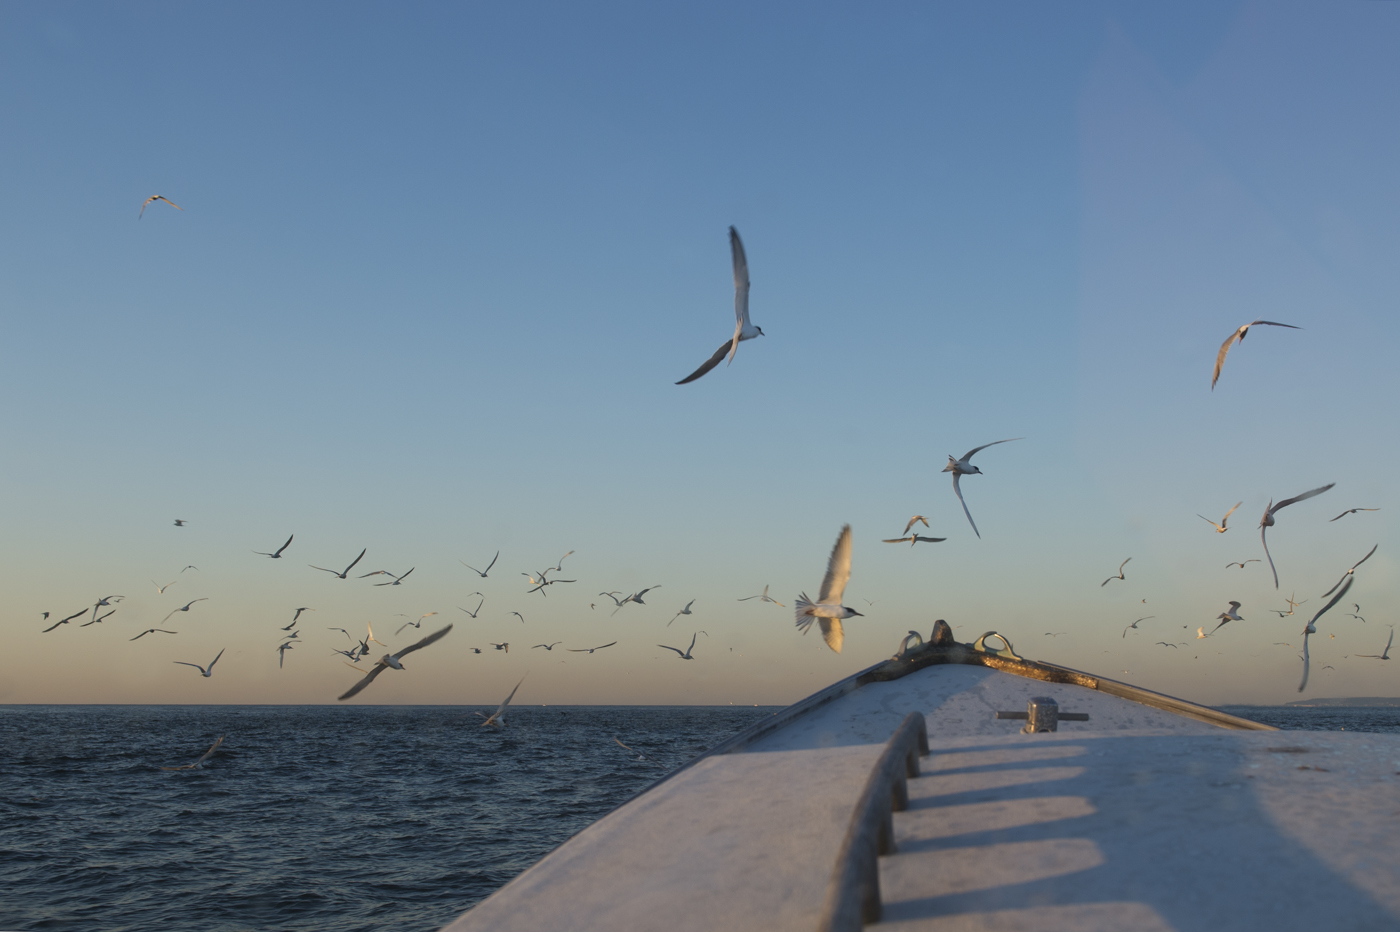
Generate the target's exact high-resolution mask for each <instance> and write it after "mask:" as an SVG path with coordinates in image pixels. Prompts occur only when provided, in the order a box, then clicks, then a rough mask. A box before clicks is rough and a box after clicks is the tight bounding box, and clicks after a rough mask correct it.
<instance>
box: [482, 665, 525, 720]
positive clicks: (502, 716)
mask: <svg viewBox="0 0 1400 932" xmlns="http://www.w3.org/2000/svg"><path fill="white" fill-rule="evenodd" d="M523 682H525V677H523V676H522V677H521V678H520V683H523ZM520 683H516V684H515V689H512V690H511V691H510V695H509V696H506V701H505V702H502V703H501V704H500V705H499V706H497V708H496V711H494V712H492V713H491V714H490V715H482V714H481V713H480V712H478V713H476V714H477V715H481V717H482V718H484V719H486V721H484V722H482V723H481V727H482V728H486V727H487V726H490V727H491V728H504V727H506V709H508V708H509V707H510V701H511V700H512V699H514V698H515V692H516V690H518V689H519V688H520Z"/></svg>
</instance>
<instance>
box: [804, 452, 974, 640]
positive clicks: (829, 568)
mask: <svg viewBox="0 0 1400 932" xmlns="http://www.w3.org/2000/svg"><path fill="white" fill-rule="evenodd" d="M973 452H976V451H975V450H974V451H973ZM850 579H851V526H850V525H849V524H847V525H845V526H844V527H842V528H841V533H840V534H839V535H838V536H837V538H836V545H835V546H834V547H832V548H831V557H830V558H828V560H827V561H826V576H825V578H823V579H822V588H821V591H820V592H819V593H818V594H817V601H816V602H812V601H811V600H810V599H808V598H807V593H805V592H804V593H802V595H801V596H799V597H798V599H797V602H796V604H795V606H794V611H795V614H796V616H797V627H799V628H801V629H802V633H803V634H806V633H807V631H808V630H809V629H810V628H811V627H812V622H813V621H816V622H818V623H819V624H820V625H821V629H822V637H823V638H825V639H826V646H827V647H830V648H831V649H832V650H834V651H836V653H838V654H839V653H841V642H842V641H843V640H844V639H845V633H844V631H843V630H842V628H841V620H842V619H843V618H851V617H853V616H855V617H864V616H862V615H861V613H860V612H858V611H856V610H855V609H853V608H847V607H846V606H844V605H842V604H841V597H842V596H844V595H845V594H846V583H848V582H850Z"/></svg>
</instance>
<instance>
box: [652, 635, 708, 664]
mask: <svg viewBox="0 0 1400 932" xmlns="http://www.w3.org/2000/svg"><path fill="white" fill-rule="evenodd" d="M699 636H700V633H699V632H696V633H695V634H692V635H691V636H690V646H689V647H687V648H686V649H685V650H684V651H682V650H681V649H680V648H679V647H666V645H665V644H658V645H656V646H657V647H666V649H667V650H673V651H675V652H676V653H677V654H680V658H681V659H682V660H694V659H695V658H694V657H692V656H690V652H691V651H693V650H694V649H695V639H696V638H698V637H699Z"/></svg>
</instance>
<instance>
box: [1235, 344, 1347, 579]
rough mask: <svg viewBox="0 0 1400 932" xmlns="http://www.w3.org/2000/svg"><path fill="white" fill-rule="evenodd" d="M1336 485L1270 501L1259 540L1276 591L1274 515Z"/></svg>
mask: <svg viewBox="0 0 1400 932" xmlns="http://www.w3.org/2000/svg"><path fill="white" fill-rule="evenodd" d="M1264 323H1268V321H1264ZM1220 358H1221V359H1222V360H1223V359H1224V358H1225V350H1224V349H1222V350H1221V351H1220ZM1336 484H1337V483H1335V482H1329V483H1327V484H1326V485H1323V486H1318V487H1317V488H1315V489H1311V490H1309V491H1307V492H1304V493H1303V494H1302V495H1295V496H1293V497H1292V498H1285V499H1284V500H1283V501H1281V502H1279V503H1278V504H1277V505H1275V504H1274V500H1273V499H1269V505H1268V507H1267V508H1265V509H1264V517H1262V518H1260V519H1259V540H1260V541H1261V542H1262V543H1263V544H1264V556H1266V557H1268V558H1269V569H1270V570H1272V571H1273V574H1274V588H1275V589H1277V588H1278V570H1276V569H1274V558H1273V555H1272V554H1270V553H1269V541H1268V539H1267V538H1266V537H1265V536H1264V533H1265V532H1266V531H1267V530H1268V529H1269V528H1271V527H1273V526H1274V514H1275V513H1277V512H1278V511H1281V510H1282V509H1284V508H1287V507H1288V506H1289V505H1292V504H1293V503H1294V502H1301V501H1306V500H1307V499H1310V498H1312V497H1313V496H1314V495H1321V494H1322V493H1323V492H1326V491H1327V490H1328V489H1330V488H1332V486H1334V485H1336Z"/></svg>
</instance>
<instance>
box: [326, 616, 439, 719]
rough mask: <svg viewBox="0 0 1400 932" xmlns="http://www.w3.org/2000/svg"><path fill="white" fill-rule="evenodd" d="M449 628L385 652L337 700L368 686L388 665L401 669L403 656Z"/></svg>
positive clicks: (425, 644) (347, 697)
mask: <svg viewBox="0 0 1400 932" xmlns="http://www.w3.org/2000/svg"><path fill="white" fill-rule="evenodd" d="M451 630H452V626H451V625H448V626H447V627H446V628H442V629H440V630H438V631H434V632H433V633H432V634H430V635H428V636H427V637H425V638H423V639H422V640H421V641H418V642H417V643H415V644H410V645H408V646H407V647H405V648H404V649H403V650H401V651H399V652H398V653H395V654H385V655H384V656H383V657H380V658H379V660H378V661H377V662H376V663H375V665H374V669H372V670H370V671H369V673H368V674H366V675H365V678H364V679H362V680H360V681H359V682H358V683H356V684H355V685H354V686H351V687H350V688H349V689H347V690H346V691H345V692H344V694H342V695H341V696H340V697H338V701H340V702H344V701H345V700H346V699H349V698H350V697H351V696H353V695H355V694H356V693H358V692H359V691H360V690H362V689H364V688H365V687H366V686H368V685H369V684H370V683H373V682H374V678H375V677H376V676H378V675H379V674H381V673H383V672H384V671H385V670H387V669H389V668H390V667H392V668H394V669H395V670H402V669H403V668H404V666H403V663H401V661H402V660H403V658H404V657H407V656H408V655H409V654H411V653H413V652H414V651H416V650H421V649H422V648H424V647H427V646H428V645H429V644H432V643H433V642H434V641H437V640H440V639H441V638H443V637H446V636H447V632H449V631H451Z"/></svg>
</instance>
